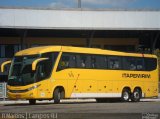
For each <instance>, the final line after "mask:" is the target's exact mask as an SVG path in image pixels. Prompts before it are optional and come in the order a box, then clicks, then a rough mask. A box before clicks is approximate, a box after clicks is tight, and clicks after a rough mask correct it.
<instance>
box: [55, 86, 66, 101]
mask: <svg viewBox="0 0 160 119" xmlns="http://www.w3.org/2000/svg"><path fill="white" fill-rule="evenodd" d="M63 94H64V91H63V90H60V88H56V89H55V91H54V94H53V99H54V103H55V104H58V103H60V100H61V99H62V98H63Z"/></svg>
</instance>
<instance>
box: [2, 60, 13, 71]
mask: <svg viewBox="0 0 160 119" xmlns="http://www.w3.org/2000/svg"><path fill="white" fill-rule="evenodd" d="M11 62H12V61H11V60H9V61H5V62H3V63H2V64H1V72H4V68H5V65H7V64H11Z"/></svg>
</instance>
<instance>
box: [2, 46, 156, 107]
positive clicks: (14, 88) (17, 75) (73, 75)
mask: <svg viewBox="0 0 160 119" xmlns="http://www.w3.org/2000/svg"><path fill="white" fill-rule="evenodd" d="M157 62H158V61H157V57H156V56H155V55H151V54H137V53H125V52H117V51H111V50H102V49H96V48H80V47H69V46H43V47H35V48H29V49H25V50H22V51H19V52H17V53H16V54H15V56H14V58H13V59H12V61H7V62H4V63H3V64H2V65H1V71H2V72H3V71H4V66H5V65H6V64H8V63H11V66H10V71H9V76H8V83H7V89H8V91H7V94H8V98H9V99H27V100H29V103H30V104H35V103H36V100H51V99H53V100H54V103H60V100H61V99H68V98H95V99H96V100H97V101H98V102H101V101H105V100H106V99H108V98H121V100H122V101H125V102H127V101H130V100H131V101H134V102H138V101H140V99H141V98H151V97H158V79H159V77H158V63H157Z"/></svg>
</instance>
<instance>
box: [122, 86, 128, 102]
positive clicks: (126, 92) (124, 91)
mask: <svg viewBox="0 0 160 119" xmlns="http://www.w3.org/2000/svg"><path fill="white" fill-rule="evenodd" d="M129 99H130V90H129V89H127V88H125V89H123V91H122V96H121V100H122V101H123V102H129Z"/></svg>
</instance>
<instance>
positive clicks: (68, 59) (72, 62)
mask: <svg viewBox="0 0 160 119" xmlns="http://www.w3.org/2000/svg"><path fill="white" fill-rule="evenodd" d="M75 67H76V57H75V56H74V54H71V53H63V54H62V56H61V59H60V62H59V64H58V69H57V70H63V69H66V68H75Z"/></svg>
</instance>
